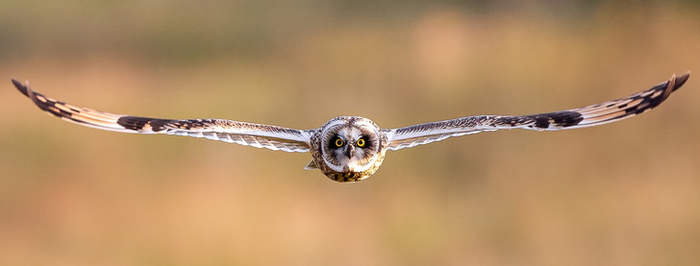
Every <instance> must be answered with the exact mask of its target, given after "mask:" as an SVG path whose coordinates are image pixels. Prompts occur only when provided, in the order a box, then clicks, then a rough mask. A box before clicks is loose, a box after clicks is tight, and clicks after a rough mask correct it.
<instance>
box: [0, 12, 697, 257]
mask: <svg viewBox="0 0 700 266" xmlns="http://www.w3.org/2000/svg"><path fill="white" fill-rule="evenodd" d="M688 70H693V71H700V3H698V2H697V1H620V2H606V1H545V0H542V1H537V0H529V1H505V0H504V1H492V2H484V1H389V0H374V1H350V0H330V1H318V0H298V1H269V0H255V1H246V0H241V1H62V2H57V1H16V0H4V1H2V2H0V73H2V75H0V76H2V80H3V82H4V83H3V84H4V85H3V86H2V87H3V89H2V90H0V100H1V103H2V104H0V125H1V127H2V130H0V149H1V150H2V152H0V264H2V265H512V264H515V265H698V264H699V263H700V252H698V250H700V143H699V142H698V136H699V135H700V125H698V122H697V118H698V117H700V108H698V106H699V103H700V88H698V87H699V86H698V85H697V84H700V81H699V80H700V78H698V77H697V76H694V77H691V78H690V80H689V82H688V83H687V84H686V86H685V87H683V88H682V89H681V90H680V91H678V92H677V94H674V95H673V96H672V97H671V98H670V99H669V100H668V102H667V103H665V104H664V105H662V106H661V107H660V108H659V109H656V110H654V111H652V112H650V113H647V114H644V115H642V116H641V117H637V118H633V119H631V120H625V121H623V122H620V123H615V124H610V125H605V126H602V127H596V128H588V129H580V130H567V131H559V132H549V133H539V132H530V131H501V132H495V133H482V134H477V135H472V136H468V137H462V138H456V139H450V140H447V141H443V142H439V143H436V144H432V145H427V146H420V147H416V148H413V149H408V150H402V151H400V152H390V153H389V154H387V160H386V161H385V163H384V165H383V166H382V169H381V170H380V171H379V172H378V173H377V174H375V175H374V176H373V177H372V178H370V179H368V180H367V181H364V182H361V183H356V184H340V183H335V182H332V181H330V180H328V179H327V178H326V177H324V176H323V175H322V174H321V173H320V172H318V171H305V170H303V169H302V168H303V166H304V165H305V164H306V163H307V162H308V161H309V160H310V157H309V155H308V154H288V153H283V152H273V151H269V150H262V149H254V148H250V147H243V146H238V145H227V144H225V143H220V142H214V141H207V140H201V139H193V138H182V137H170V136H140V135H132V134H119V133H113V132H106V131H99V130H94V129H90V128H85V127H79V126H75V125H72V124H68V123H66V122H63V121H61V120H58V119H55V118H51V117H49V116H46V115H44V114H42V113H41V112H40V111H39V110H38V109H37V108H36V107H34V106H32V104H31V102H29V101H28V100H27V99H25V98H24V97H23V96H22V95H20V94H19V93H17V91H16V90H15V89H14V88H13V87H12V85H11V83H10V78H16V79H20V80H30V81H31V84H32V87H33V88H34V89H35V90H37V91H39V92H42V93H45V94H47V95H49V96H51V97H54V98H57V99H60V100H64V101H66V102H69V103H72V104H75V105H78V106H86V107H92V108H95V109H98V110H104V111H110V112H114V113H124V114H131V115H142V116H152V117H164V118H230V119H236V120H240V121H249V122H257V123H267V124H276V125H282V126H288V127H293V128H302V129H308V128H315V127H318V126H319V125H321V124H322V123H324V122H325V121H326V120H328V119H329V118H331V117H334V116H338V115H360V116H365V117H368V118H371V119H373V120H374V121H375V122H377V123H378V124H379V125H381V126H382V127H385V128H393V127H400V126H406V125H410V124H414V123H421V122H427V121H434V120H442V119H447V118H454V117H459V116H466V115H474V114H530V113H536V112H545V111H554V110H561V109H566V108H572V107H580V106H584V105H588V104H593V103H597V102H602V101H606V100H611V99H615V98H619V97H623V96H627V95H629V94H632V93H635V92H637V91H641V90H644V89H647V88H650V87H651V86H652V85H655V84H657V83H660V82H662V81H664V80H666V79H668V78H669V77H670V76H671V74H673V73H677V74H682V73H685V72H686V71H688Z"/></svg>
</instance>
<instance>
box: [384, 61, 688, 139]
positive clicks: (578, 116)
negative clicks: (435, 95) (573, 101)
mask: <svg viewBox="0 0 700 266" xmlns="http://www.w3.org/2000/svg"><path fill="white" fill-rule="evenodd" d="M689 77H690V73H688V74H685V75H683V76H680V77H676V76H675V75H673V77H671V79H670V80H668V81H665V82H663V83H661V84H658V85H656V86H654V87H653V88H651V89H649V90H646V91H643V92H639V93H636V94H633V95H630V96H628V97H625V98H622V99H618V100H614V101H609V102H604V103H599V104H595V105H591V106H586V107H583V108H577V109H571V110H565V111H558V112H551V113H543V114H535V115H524V116H496V115H479V116H468V117H462V118H456V119H451V120H445V121H440V122H431V123H425V124H418V125H413V126H408V127H403V128H397V129H390V130H385V131H384V132H385V133H386V134H387V136H388V137H389V147H388V148H389V149H390V150H399V149H404V148H410V147H414V146H416V145H421V144H427V143H431V142H435V141H440V140H443V139H446V138H449V137H456V136H463V135H467V134H474V133H479V132H482V131H495V130H499V129H514V128H521V129H530V130H538V131H545V130H561V129H570V128H581V127H590V126H597V125H602V124H606V123H611V122H615V121H620V120H622V119H625V118H630V117H633V116H635V115H638V114H641V113H644V112H646V111H649V110H651V109H652V108H654V107H656V106H658V105H659V104H661V103H662V102H663V101H664V100H666V99H667V98H668V96H669V95H671V93H672V92H674V91H676V90H677V89H678V88H680V87H681V86H683V84H685V82H686V81H687V80H688V78H689Z"/></svg>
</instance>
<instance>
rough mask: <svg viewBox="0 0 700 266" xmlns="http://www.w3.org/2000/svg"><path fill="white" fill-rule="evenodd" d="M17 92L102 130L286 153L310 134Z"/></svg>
mask: <svg viewBox="0 0 700 266" xmlns="http://www.w3.org/2000/svg"><path fill="white" fill-rule="evenodd" d="M12 83H13V84H14V85H15V87H17V89H18V90H19V91H20V92H21V93H22V94H24V95H25V96H27V97H28V98H29V99H31V100H32V102H34V104H36V106H38V107H39V109H41V110H43V111H45V112H47V113H49V114H52V115H54V116H56V117H58V118H61V119H63V120H65V121H68V122H72V123H76V124H79V125H82V126H87V127H93V128H98V129H103V130H110V131H117V132H126V133H141V134H168V135H178V136H189V137H197V138H207V139H211V140H219V141H224V142H229V143H236V144H241V145H246V146H252V147H256V148H267V149H271V150H280V151H286V152H308V151H309V139H310V134H311V131H309V130H298V129H291V128H285V127H278V126H271V125H262V124H253V123H245V122H238V121H231V120H224V119H186V120H175V119H159V118H148V117H138V116H128V115H120V114H112V113H106V112H101V111H97V110H93V109H90V108H83V107H77V106H74V105H70V104H67V103H65V102H61V101H57V100H54V99H51V98H49V97H46V96H44V95H43V94H40V93H37V92H34V91H32V90H31V88H29V85H25V84H22V83H21V82H19V81H16V80H14V79H13V80H12Z"/></svg>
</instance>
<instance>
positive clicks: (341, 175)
mask: <svg viewBox="0 0 700 266" xmlns="http://www.w3.org/2000/svg"><path fill="white" fill-rule="evenodd" d="M689 76H690V73H688V74H685V75H682V76H680V77H676V76H675V75H674V76H672V77H671V79H669V80H668V81H665V82H663V83H661V84H658V85H656V86H654V87H653V88H651V89H648V90H646V91H642V92H639V93H636V94H632V95H630V96H628V97H625V98H621V99H618V100H614V101H609V102H604V103H599V104H594V105H590V106H586V107H583V108H576V109H570V110H564V111H557V112H550V113H542V114H533V115H523V116H500V115H477V116H467V117H460V118H455V119H450V120H444V121H439V122H430V123H424V124H418V125H412V126H407V127H402V128H394V129H382V128H380V127H379V126H378V125H377V124H375V123H374V122H372V120H369V119H367V118H364V117H359V116H339V117H336V118H333V119H331V120H329V121H328V122H326V123H325V124H323V125H322V126H321V127H320V128H316V129H308V130H299V129H292V128H286V127H278V126H272V125H262V124H254V123H246V122H239V121H232V120H225V119H185V120H177V119H160V118H147V117H139V116H129V115H119V114H112V113H105V112H101V111H97V110H93V109H89V108H83V107H77V106H74V105H70V104H67V103H65V102H62V101H57V100H54V99H51V98H49V97H46V96H44V95H43V94H40V93H38V92H34V91H32V90H31V89H30V88H29V84H28V83H27V84H22V83H21V82H19V81H17V80H14V79H13V80H12V83H13V84H14V85H15V87H17V89H18V90H19V91H20V92H21V93H22V94H24V95H25V96H27V97H28V98H29V99H31V100H32V102H34V104H36V105H37V106H38V107H39V109H41V110H43V111H45V112H47V113H49V114H52V115H54V116H57V117H59V118H61V119H63V120H65V121H68V122H73V123H76V124H79V125H83V126H88V127H94V128H98V129H104V130H111V131H118V132H129V133H142V134H168V135H179V136H190V137H197V138H207V139H212V140H219V141H224V142H230V143H237V144H241V145H248V146H253V147H256V148H267V149H271V150H279V151H286V152H310V153H311V157H312V160H311V162H309V164H307V165H306V169H319V170H321V172H322V173H323V174H324V175H326V176H327V177H328V178H330V179H331V180H334V181H338V182H356V181H361V180H364V179H367V178H368V177H370V176H371V175H372V174H374V173H375V172H376V171H377V170H378V169H379V166H381V165H382V162H383V161H384V156H385V154H386V151H387V150H392V151H395V150H400V149H405V148H411V147H414V146H417V145H421V144H428V143H431V142H435V141H440V140H444V139H446V138H449V137H457V136H463V135H468V134H474V133H479V132H482V131H495V130H499V129H514V128H521V129H529V130H537V131H549V130H560V129H570V128H581V127H591V126H597V125H602V124H605V123H610V122H615V121H619V120H622V119H625V118H630V117H633V116H635V115H638V114H641V113H644V112H646V111H648V110H651V109H652V108H654V107H656V106H658V105H659V104H661V103H662V102H663V101H664V100H666V98H668V96H669V95H671V93H673V92H674V91H676V90H677V89H678V88H680V87H681V86H683V84H684V83H685V82H686V81H687V80H688V77H689Z"/></svg>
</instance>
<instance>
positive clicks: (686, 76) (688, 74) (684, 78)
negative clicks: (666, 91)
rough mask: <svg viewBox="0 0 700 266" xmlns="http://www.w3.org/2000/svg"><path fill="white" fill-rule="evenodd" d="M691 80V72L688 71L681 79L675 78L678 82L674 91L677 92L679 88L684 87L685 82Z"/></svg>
mask: <svg viewBox="0 0 700 266" xmlns="http://www.w3.org/2000/svg"><path fill="white" fill-rule="evenodd" d="M674 77H675V75H674ZM689 78H690V71H688V72H687V73H685V74H683V75H681V76H679V77H675V80H676V81H675V84H674V87H673V90H674V91H675V90H677V89H678V88H680V87H681V86H683V84H685V82H686V81H688V79H689Z"/></svg>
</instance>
